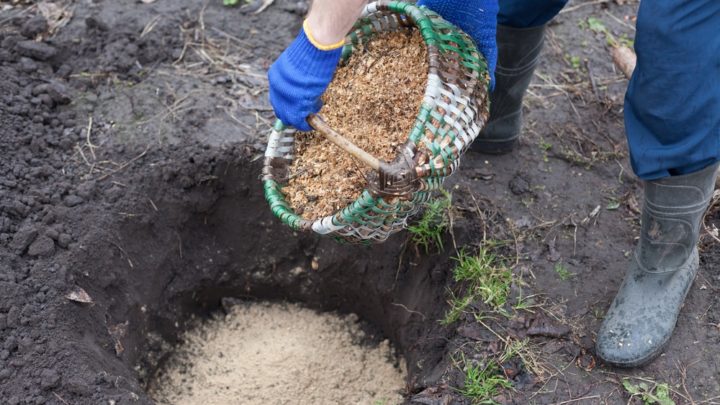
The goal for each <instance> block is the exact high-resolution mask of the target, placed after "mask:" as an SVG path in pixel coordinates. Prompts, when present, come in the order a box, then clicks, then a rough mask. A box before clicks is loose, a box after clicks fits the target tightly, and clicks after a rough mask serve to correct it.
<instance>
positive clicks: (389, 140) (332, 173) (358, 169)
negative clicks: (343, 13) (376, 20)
mask: <svg viewBox="0 0 720 405" xmlns="http://www.w3.org/2000/svg"><path fill="white" fill-rule="evenodd" d="M427 71H428V61H427V49H426V47H425V45H424V43H423V39H422V36H421V35H420V33H419V32H418V31H417V30H413V31H410V32H407V31H401V32H392V33H382V34H379V35H378V36H377V37H375V38H373V39H372V41H370V42H369V43H368V44H367V45H366V47H365V49H357V50H356V51H355V52H354V53H353V56H351V57H350V59H349V60H348V62H347V63H346V64H344V65H343V66H341V67H340V68H339V69H338V71H337V72H336V74H335V78H334V79H333V81H332V83H331V84H330V86H329V87H328V90H327V91H326V93H325V94H324V96H323V102H324V106H323V108H322V110H321V111H320V114H321V115H322V117H323V118H324V119H325V121H326V122H327V123H328V124H329V125H330V127H332V128H333V129H334V130H336V131H338V132H339V133H340V134H342V135H343V136H345V137H346V138H347V139H349V140H350V141H351V142H353V143H354V144H356V145H358V146H359V147H360V148H362V149H364V150H365V151H367V152H368V153H370V154H371V155H373V156H375V157H377V158H379V159H382V160H385V161H392V160H393V159H394V158H395V156H396V149H397V147H399V146H401V145H402V144H403V143H404V142H405V141H406V140H407V138H408V135H409V134H410V130H411V129H412V127H413V125H414V123H415V116H416V115H417V112H418V109H419V107H420V104H421V102H422V99H423V95H424V93H425V86H426V83H427ZM295 146H296V154H295V160H294V161H293V163H292V165H291V167H290V180H289V181H288V185H287V186H286V187H285V188H283V192H284V193H285V195H286V196H288V200H289V202H290V205H291V206H292V207H293V209H294V210H295V211H296V212H297V213H299V214H300V215H302V216H303V217H305V218H307V219H316V218H321V217H323V216H327V215H330V214H332V213H334V212H336V211H337V210H339V209H342V208H344V207H345V206H347V205H348V204H349V203H351V202H352V201H354V200H355V199H356V198H357V197H359V196H360V194H361V193H362V191H363V189H365V187H366V184H367V181H366V179H365V173H366V172H367V168H366V167H365V166H362V164H361V163H359V162H358V161H356V160H355V159H354V158H353V157H352V156H350V155H348V154H347V153H345V152H344V151H342V150H340V149H339V148H338V147H337V146H335V145H334V144H333V143H331V142H330V141H328V140H326V139H325V138H324V137H323V136H322V135H321V134H319V133H316V132H315V131H313V132H308V133H298V134H297V135H296V145H295Z"/></svg>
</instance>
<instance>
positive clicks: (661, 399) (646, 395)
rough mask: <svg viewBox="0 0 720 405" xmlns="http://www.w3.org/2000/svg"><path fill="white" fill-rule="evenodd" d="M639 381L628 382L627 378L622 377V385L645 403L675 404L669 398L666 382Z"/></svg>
mask: <svg viewBox="0 0 720 405" xmlns="http://www.w3.org/2000/svg"><path fill="white" fill-rule="evenodd" d="M651 383H652V386H651V385H650V384H648V382H645V381H641V382H640V383H638V384H633V383H632V382H630V379H629V378H625V379H623V387H625V391H627V392H628V393H629V394H630V395H632V396H633V397H639V398H640V399H641V400H642V401H643V404H645V405H652V404H657V405H675V401H673V400H672V398H670V387H668V385H667V384H658V383H656V382H654V381H653V382H651Z"/></svg>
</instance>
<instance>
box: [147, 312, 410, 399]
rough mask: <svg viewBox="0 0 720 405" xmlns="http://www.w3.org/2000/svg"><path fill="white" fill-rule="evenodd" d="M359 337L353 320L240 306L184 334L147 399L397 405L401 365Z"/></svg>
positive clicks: (384, 345)
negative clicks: (377, 404) (151, 395)
mask: <svg viewBox="0 0 720 405" xmlns="http://www.w3.org/2000/svg"><path fill="white" fill-rule="evenodd" d="M362 336H363V333H362V332H361V330H360V328H359V326H358V323H357V317H356V316H355V315H349V316H346V317H339V316H337V315H333V314H328V313H324V314H319V313H317V312H315V311H312V310H309V309H305V308H301V307H300V306H297V305H282V304H268V303H264V304H250V305H237V306H234V307H233V308H232V310H231V312H230V313H229V314H228V315H227V316H226V317H225V318H224V319H219V318H218V319H215V320H213V321H211V322H209V323H207V324H206V325H204V326H202V327H201V328H199V329H197V330H194V331H192V332H189V333H188V334H187V335H186V336H185V339H184V340H185V344H184V345H183V346H182V347H181V348H180V350H179V352H178V354H177V356H176V357H175V358H174V359H173V360H172V361H171V363H170V365H169V367H168V368H167V369H166V370H164V371H163V372H162V375H161V377H160V379H159V380H158V381H157V387H156V388H155V389H154V390H153V391H152V393H153V396H154V397H155V398H156V400H157V401H158V403H161V404H173V405H181V404H187V405H210V404H223V405H227V404H241V403H242V404H279V403H283V404H285V403H288V404H289V403H293V404H375V403H378V402H380V403H386V404H396V403H400V402H402V396H401V395H399V393H398V392H399V391H400V390H401V389H402V387H403V385H404V376H405V369H404V366H402V365H401V366H400V367H399V368H398V367H395V366H394V365H393V364H392V363H391V361H392V353H391V349H390V346H389V343H388V341H387V340H385V341H383V342H382V343H381V344H380V345H378V346H377V347H374V348H373V347H366V346H360V345H358V344H357V340H358V339H361V338H362Z"/></svg>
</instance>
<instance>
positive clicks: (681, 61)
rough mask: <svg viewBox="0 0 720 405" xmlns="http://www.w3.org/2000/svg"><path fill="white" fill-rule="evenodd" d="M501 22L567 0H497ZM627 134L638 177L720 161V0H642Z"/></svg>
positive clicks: (520, 19)
mask: <svg viewBox="0 0 720 405" xmlns="http://www.w3.org/2000/svg"><path fill="white" fill-rule="evenodd" d="M499 2H500V13H499V16H498V22H499V23H500V24H503V25H509V26H511V27H516V28H524V27H533V26H538V25H542V24H545V23H546V22H548V21H550V20H551V19H552V18H553V17H554V16H555V15H556V14H557V13H558V12H559V11H560V10H561V9H562V7H563V6H564V5H565V4H566V3H567V0H499ZM635 52H636V53H637V57H638V61H637V67H636V68H635V72H634V73H633V76H632V79H631V80H630V84H629V85H628V90H627V93H626V95H625V110H624V111H625V133H626V134H627V139H628V147H629V150H630V162H631V164H632V167H633V170H634V171H635V174H637V176H638V177H640V178H641V179H644V180H655V179H659V178H663V177H668V176H673V175H682V174H688V173H692V172H695V171H698V170H700V169H703V168H705V167H706V166H708V165H710V164H712V163H715V162H717V161H718V160H720V1H718V0H662V1H641V2H640V10H639V12H638V19H637V34H636V37H635Z"/></svg>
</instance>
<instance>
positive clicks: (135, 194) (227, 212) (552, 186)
mask: <svg viewBox="0 0 720 405" xmlns="http://www.w3.org/2000/svg"><path fill="white" fill-rule="evenodd" d="M619 3H622V4H619ZM305 6H306V5H304V4H302V3H297V2H294V1H285V0H276V1H275V2H274V3H273V4H272V5H270V6H269V7H268V8H267V9H265V10H264V11H263V12H262V13H259V14H257V15H254V14H251V13H243V12H242V11H241V10H238V9H228V8H224V7H223V6H222V5H221V4H220V2H214V1H213V2H208V3H198V2H193V1H185V0H178V1H165V0H157V1H155V2H149V3H137V2H134V1H125V0H123V1H115V2H109V1H94V2H89V1H77V2H60V1H58V2H52V3H50V2H17V3H12V4H8V3H3V4H2V11H0V101H1V102H2V103H1V104H0V123H1V124H2V125H0V151H1V153H2V157H3V162H2V164H0V186H1V188H0V399H1V401H0V402H2V403H8V404H58V405H64V404H108V405H109V404H151V403H154V401H153V399H152V396H151V395H149V394H148V391H147V390H148V389H150V392H154V391H152V390H153V389H155V388H153V387H157V383H159V382H161V381H163V378H165V377H164V376H166V374H163V373H164V372H163V371H161V370H166V369H165V368H164V367H165V366H169V367H170V366H172V365H173V364H180V366H181V367H186V368H185V369H184V370H185V371H186V372H195V371H192V368H190V364H185V365H183V364H182V362H181V360H182V359H183V354H182V353H183V352H182V349H177V350H176V348H178V347H179V346H178V344H179V343H181V342H182V341H192V340H193V339H194V338H193V336H195V337H197V336H202V334H203V333H205V334H208V331H207V329H203V328H207V327H208V326H209V325H212V324H213V322H217V321H214V319H215V320H217V319H220V320H222V319H223V318H225V317H226V316H227V315H228V314H230V317H231V318H230V320H228V321H227V322H226V323H228V324H232V323H233V322H234V320H237V321H238V322H239V319H245V320H247V319H251V318H250V317H235V315H233V314H234V311H238V310H240V311H241V312H242V311H253V309H252V308H253V307H247V306H246V305H248V304H247V303H249V302H250V303H252V302H255V303H258V302H259V303H260V304H258V305H261V306H263V307H261V308H264V310H263V311H262V316H266V315H268V314H271V313H272V311H274V309H272V308H274V307H273V306H272V305H275V304H264V303H262V302H266V301H267V302H272V303H276V304H277V303H280V304H278V305H290V306H286V307H285V308H286V309H285V310H284V311H281V312H280V313H278V316H277V317H273V321H272V322H271V321H270V320H268V322H264V323H263V324H266V325H267V326H270V325H273V324H274V322H277V321H280V324H278V328H280V329H276V330H275V331H274V332H273V331H271V332H269V333H271V334H272V335H277V336H282V334H283V333H284V332H283V329H282V328H283V327H285V326H288V327H289V325H290V323H289V322H290V320H287V319H286V320H285V321H283V319H284V318H283V316H287V315H288V314H293V313H294V312H293V311H306V310H308V311H311V313H312V314H318V313H321V314H322V313H325V314H327V313H332V314H335V315H333V316H335V318H322V319H326V321H322V322H321V324H322V325H321V326H323V327H325V326H328V324H329V325H333V324H335V325H336V326H337V325H338V324H337V322H346V323H345V324H342V325H343V326H342V327H341V329H343V330H345V331H346V332H348V333H349V334H350V342H351V343H352V344H351V345H349V346H347V347H346V348H348V349H350V350H351V352H353V351H355V350H363V352H362V353H363V355H362V356H360V357H363V356H364V361H366V362H367V363H366V364H376V362H380V363H382V367H387V366H388V365H389V366H390V368H388V369H387V370H388V372H390V371H389V370H395V371H393V372H396V371H397V370H400V369H402V367H403V366H402V364H403V361H404V362H405V364H406V370H407V376H406V377H405V378H404V379H402V381H401V384H400V386H397V388H392V387H391V388H390V389H389V391H385V392H391V393H393V392H396V390H397V389H399V390H400V395H401V396H402V398H401V400H402V401H404V402H405V403H412V404H441V403H460V404H463V403H465V404H470V403H473V402H482V401H489V400H493V401H496V402H499V403H539V404H540V403H542V404H550V403H608V404H615V403H617V404H626V403H628V402H630V403H633V402H635V403H642V401H643V398H653V397H654V398H669V399H670V400H672V401H674V402H675V403H693V402H695V403H703V401H704V403H713V402H717V401H718V399H717V398H718V396H720V386H719V385H718V380H717V374H718V370H717V364H716V363H717V362H715V361H714V358H715V354H716V353H717V352H718V351H720V343H719V342H720V329H719V328H718V327H717V325H718V323H720V314H719V313H718V309H717V305H716V304H717V300H718V297H719V295H718V294H717V290H718V287H717V284H718V280H719V278H718V276H717V273H716V272H715V271H714V269H715V268H716V267H717V264H718V249H717V244H716V243H717V242H716V239H715V238H714V236H715V237H716V236H717V235H716V234H717V231H716V229H717V228H716V225H717V223H718V220H719V219H720V214H718V211H717V209H716V207H713V208H712V209H711V210H710V211H709V213H708V215H707V217H706V220H705V227H706V229H707V232H704V233H703V236H702V240H701V249H702V252H701V255H702V266H701V267H702V269H701V272H700V274H699V276H698V279H697V280H696V282H695V284H694V286H693V288H692V290H691V292H690V294H689V296H688V299H687V301H686V304H685V307H684V309H683V312H682V314H681V317H680V319H679V321H678V327H677V330H676V332H675V335H674V337H673V339H672V340H671V342H670V344H669V345H668V347H667V349H666V351H665V353H664V354H663V355H662V356H661V357H659V358H658V359H657V360H656V361H654V362H653V363H652V364H650V365H648V366H647V367H645V368H642V369H635V370H619V369H613V368H610V367H608V366H606V365H603V364H601V363H600V362H599V361H598V360H597V359H596V358H595V356H594V353H593V341H594V338H595V333H596V331H597V329H598V327H599V324H600V322H601V320H602V316H603V315H604V313H605V311H606V309H607V307H608V305H609V304H610V301H611V300H612V297H613V295H614V293H615V291H616V290H617V288H618V286H619V284H620V282H621V280H622V273H623V271H624V269H625V266H626V263H627V260H628V256H629V255H630V254H631V251H632V249H633V246H634V244H635V240H634V238H635V237H636V235H637V232H638V225H639V223H638V212H639V208H640V207H639V206H638V205H639V204H638V201H642V200H641V198H640V197H641V190H640V187H639V184H638V182H637V181H636V180H635V178H634V177H633V176H632V172H631V170H630V167H629V164H628V161H627V151H626V148H625V140H624V133H623V128H622V100H623V98H622V97H623V92H624V89H625V86H626V85H627V82H626V80H625V79H624V77H623V76H622V74H621V73H620V72H619V71H616V70H615V68H614V67H613V64H612V61H611V58H610V56H609V52H608V50H607V49H606V44H607V43H608V41H607V37H608V35H612V36H614V37H615V38H616V39H622V40H624V41H631V40H632V38H633V36H634V30H633V18H634V16H635V14H636V10H637V2H634V1H624V2H587V3H581V2H578V3H574V4H570V5H569V6H568V8H567V9H566V11H565V12H564V13H563V14H561V15H560V16H559V17H558V18H557V19H556V21H555V22H553V23H552V24H551V25H550V26H549V27H548V37H547V46H546V48H545V51H544V53H543V59H542V63H541V65H540V66H539V68H538V71H537V73H536V76H535V78H534V81H533V84H532V85H531V86H530V89H529V92H528V97H527V98H526V108H525V112H526V116H525V117H526V124H525V128H524V132H523V138H522V140H521V143H520V145H519V148H518V150H517V151H515V152H514V153H513V154H512V155H510V156H501V157H489V156H482V155H475V154H468V155H467V156H465V158H464V160H463V162H462V167H461V170H460V171H459V172H458V173H457V175H456V176H455V177H454V178H453V179H452V181H451V182H449V183H448V188H449V189H450V190H451V192H452V207H453V208H452V209H451V210H449V211H446V210H444V209H443V208H442V207H436V208H438V209H437V211H439V212H441V213H443V214H442V215H441V216H440V218H445V219H447V222H446V225H447V227H446V229H445V231H443V232H442V233H441V234H440V240H441V241H442V247H439V246H437V245H435V244H433V243H429V244H428V247H427V249H425V246H424V245H423V244H422V239H420V240H418V239H416V240H415V241H413V240H412V238H411V236H412V235H411V234H408V233H400V234H398V235H396V236H394V237H392V238H391V239H390V240H389V241H388V242H387V243H385V244H382V245H377V246H371V247H352V246H343V245H339V244H337V243H336V242H334V241H332V240H326V239H321V238H316V237H314V236H312V235H306V234H296V233H293V232H292V231H290V230H288V229H287V228H286V227H284V226H282V225H281V224H280V223H279V221H278V220H276V219H275V218H274V217H273V216H272V214H271V213H270V211H269V209H268V208H267V205H266V203H265V201H264V198H263V194H262V190H261V186H260V181H259V176H260V166H261V163H260V162H261V160H262V158H261V156H262V151H263V149H264V146H265V145H264V142H265V139H266V138H265V137H266V136H267V133H268V132H269V126H270V125H271V124H272V112H271V109H270V106H269V105H268V103H267V82H266V79H265V74H266V71H267V68H268V67H269V65H270V63H271V62H272V61H273V60H274V59H275V58H276V57H277V55H278V54H279V53H280V52H281V51H282V50H283V49H284V47H285V46H287V44H288V43H290V41H291V40H292V39H293V37H294V36H295V35H296V33H297V32H298V30H299V28H300V23H301V19H302V14H303V13H304V12H305V9H306V7H305ZM451 231H452V232H451ZM431 239H432V238H431ZM486 286H492V287H493V288H491V289H490V290H489V291H488V289H487V288H483V287H486ZM489 292H490V293H492V294H489ZM287 302H290V303H297V304H300V305H301V306H302V307H303V308H305V309H302V310H301V309H299V308H298V307H295V306H294V305H295V304H282V303H287ZM223 303H224V304H223ZM237 308H241V309H237ZM303 313H305V312H303ZM350 314H356V316H357V319H358V322H355V320H354V319H350V322H349V323H347V322H348V316H350ZM322 316H323V317H325V316H328V315H322ZM337 317H339V318H337ZM313 319H316V318H313ZM327 319H333V320H332V321H328V320H327ZM338 319H340V320H338ZM313 322H314V321H313ZM318 322H320V321H318ZM310 323H312V322H306V324H308V325H309V324H310ZM238 329H241V328H240V327H238ZM331 330H332V329H331ZM360 331H361V332H360ZM245 332H246V333H247V332H249V331H248V330H245ZM258 332H259V330H258ZM193 333H200V335H193ZM332 333H333V332H327V334H332ZM245 336H246V340H248V339H249V337H248V336H247V335H245ZM296 336H297V335H296ZM344 338H347V336H345V337H344ZM344 338H343V339H344ZM268 339H269V338H268ZM241 340H242V339H239V340H238V341H241ZM261 340H262V339H261ZM386 340H387V341H388V342H389V345H388V343H384V342H385V341H386ZM211 341H212V340H211V339H208V342H211ZM276 341H277V339H272V342H276ZM318 341H319V340H318ZM339 341H342V339H340V338H339V337H338V339H334V340H333V342H336V343H337V342H339ZM208 347H212V346H208ZM330 347H331V346H327V347H326V348H327V350H323V349H324V348H323V347H314V348H313V349H316V350H320V352H319V353H321V354H322V357H320V358H325V359H328V360H332V363H331V364H333V365H335V366H337V365H338V363H343V362H344V361H346V360H347V359H346V358H345V357H341V358H333V356H332V354H331V353H333V351H332V349H330ZM388 347H392V349H389V348H388ZM226 349H230V347H227V348H226ZM391 352H393V353H396V354H397V355H398V356H397V357H396V356H394V355H392V356H388V353H391ZM211 353H212V354H214V355H217V356H219V353H223V355H224V354H225V352H224V351H220V350H212V351H211ZM373 353H374V354H373ZM206 357H209V356H206ZM373 359H374V360H373ZM381 359H385V360H387V361H380V360H381ZM399 359H402V360H399ZM231 360H232V361H236V359H231ZM178 361H180V363H178ZM227 364H231V365H232V364H233V363H232V362H229V363H227ZM323 364H326V363H323ZM377 364H378V367H380V365H379V363H377ZM194 366H198V364H194ZM378 367H375V366H370V367H369V368H371V369H372V370H374V371H375V370H380V368H378ZM351 369H352V370H351V371H352V372H353V373H358V372H359V371H361V370H362V367H351ZM233 370H238V371H239V370H240V368H239V367H233ZM248 372H249V373H251V375H250V376H249V377H248V380H250V381H253V379H256V381H261V380H262V376H263V374H262V372H261V371H260V370H259V369H258V370H257V372H253V371H252V370H250V371H248ZM376 372H377V371H376ZM383 373H384V372H383ZM187 375H191V374H187ZM355 375H361V374H355ZM284 378H287V376H284ZM353 378H354V377H353ZM358 378H360V381H362V377H358ZM395 378H397V376H396V377H395ZM198 380H199V378H197V379H196V378H191V379H188V380H187V381H185V382H181V383H180V385H181V388H180V387H179V388H178V389H177V390H175V392H174V393H171V394H172V395H175V394H179V393H181V392H182V391H183V390H187V389H188V387H191V386H192V384H195V383H197V381H198ZM288 380H289V378H288ZM280 381H283V378H281V379H280ZM395 381H398V380H395ZM389 382H390V380H389V378H388V379H384V381H383V384H385V383H389ZM293 383H294V382H293ZM392 385H393V386H396V383H393V384H392ZM169 386H172V385H169ZM290 386H292V385H291V384H290ZM199 388H202V389H205V388H208V386H207V385H205V386H203V387H199ZM313 388H318V389H321V388H325V387H323V386H322V384H316V386H313ZM326 388H328V392H331V391H332V392H343V393H344V394H345V395H347V396H346V397H345V398H356V397H354V396H353V395H359V394H358V393H361V392H363V390H364V389H365V386H364V385H363V384H362V383H358V382H351V383H350V384H349V386H347V389H346V390H343V389H342V387H341V388H340V389H337V388H335V387H329V386H328V387H326ZM231 389H232V387H231ZM372 389H374V390H376V391H375V394H376V395H377V394H379V395H380V396H378V397H376V398H378V400H382V399H383V396H382V395H383V394H381V390H380V389H379V388H377V387H372ZM223 394H225V393H223ZM244 395H248V394H247V393H244ZM258 395H259V394H258ZM298 396H301V395H300V394H298ZM257 398H261V397H257ZM387 399H388V400H389V401H391V403H392V401H394V399H393V398H387ZM252 400H253V399H251V398H249V396H247V397H241V398H237V403H251V401H252ZM210 401H212V399H209V398H205V402H208V403H210ZM298 401H299V399H298Z"/></svg>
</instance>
